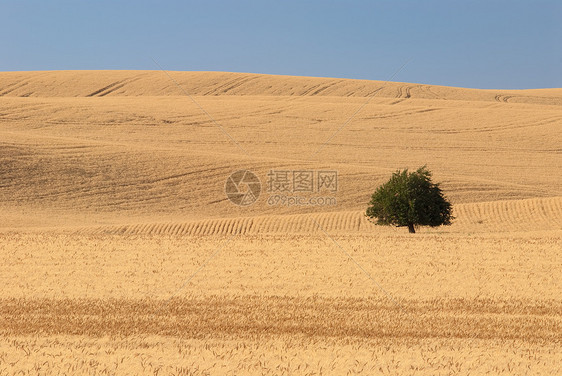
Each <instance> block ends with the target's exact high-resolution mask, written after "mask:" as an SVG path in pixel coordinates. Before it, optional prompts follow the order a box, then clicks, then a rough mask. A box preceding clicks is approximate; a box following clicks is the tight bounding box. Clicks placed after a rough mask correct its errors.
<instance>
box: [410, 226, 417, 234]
mask: <svg viewBox="0 0 562 376" xmlns="http://www.w3.org/2000/svg"><path fill="white" fill-rule="evenodd" d="M408 231H409V232H410V233H411V234H415V233H416V229H415V228H414V224H413V223H408Z"/></svg>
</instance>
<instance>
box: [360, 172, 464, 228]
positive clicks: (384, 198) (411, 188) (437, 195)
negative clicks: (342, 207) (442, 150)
mask: <svg viewBox="0 0 562 376" xmlns="http://www.w3.org/2000/svg"><path fill="white" fill-rule="evenodd" d="M369 205H370V206H369V207H368V208H367V213H366V215H367V217H369V218H370V220H372V219H373V218H376V219H377V221H376V222H375V223H376V224H377V225H395V226H408V230H409V231H410V232H411V233H415V232H416V229H415V226H432V227H436V226H441V225H450V224H451V221H452V220H453V219H454V217H453V216H452V215H451V204H450V203H449V202H448V201H447V199H446V198H445V196H443V193H442V192H441V188H439V184H436V183H433V182H432V181H431V172H430V171H429V170H428V169H427V168H426V167H425V166H423V167H420V168H419V169H418V170H417V171H416V172H408V170H407V169H406V170H403V171H400V170H399V171H396V172H395V173H394V174H392V177H391V178H390V180H389V181H388V182H386V183H385V184H383V185H381V186H380V187H378V188H377V190H376V191H375V193H373V195H372V196H371V202H370V203H369Z"/></svg>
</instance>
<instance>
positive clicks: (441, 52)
mask: <svg viewBox="0 0 562 376" xmlns="http://www.w3.org/2000/svg"><path fill="white" fill-rule="evenodd" d="M0 32H1V35H2V38H1V39H0V70H1V71H14V70H66V69H151V70H152V69H158V68H157V66H155V64H154V62H153V61H152V60H151V58H154V59H155V60H156V61H158V62H159V63H160V64H161V65H162V66H163V67H164V68H165V69H167V70H185V71H230V72H252V73H270V74H288V75H301V76H322V77H342V78H360V79H373V80H387V79H388V78H390V76H392V74H393V73H394V72H395V71H396V70H397V69H398V68H399V67H400V66H401V65H402V64H403V63H404V62H405V61H407V60H408V59H409V58H412V61H411V62H410V63H409V64H408V65H407V66H406V67H405V68H404V69H403V70H402V71H401V72H400V73H398V74H397V75H396V76H395V77H394V79H393V80H394V81H403V82H415V83H427V84H436V85H449V86H462V87H474V88H495V89H523V88H544V87H562V1H561V0H550V1H548V0H527V1H518V0H509V1H503V0H497V1H496V0H482V1H480V0H475V1H470V0H462V1H461V0H459V1H456V0H443V1H437V0H435V1H433V0H426V1H422V0H411V1H407V0H404V1H401V0H387V1H376V0H371V1H349V0H348V1H330V0H323V1H320V0H318V1H306V0H300V1H293V0H290V1H284V0H275V1H268V0H261V1H258V0H256V1H248V0H235V1H216V0H200V1H142V0H136V1H86V0H71V1H55V0H53V1H45V0H39V1H25V0H0Z"/></svg>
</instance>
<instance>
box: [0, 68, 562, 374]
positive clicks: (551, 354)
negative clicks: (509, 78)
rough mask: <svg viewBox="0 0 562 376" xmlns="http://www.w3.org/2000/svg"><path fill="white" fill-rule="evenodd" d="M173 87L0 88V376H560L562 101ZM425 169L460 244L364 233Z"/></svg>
mask: <svg viewBox="0 0 562 376" xmlns="http://www.w3.org/2000/svg"><path fill="white" fill-rule="evenodd" d="M169 75H170V77H168V76H167V75H166V74H165V73H164V72H159V71H60V72H57V71H49V72H4V73H0V209H1V210H2V217H1V218H2V219H1V222H0V282H1V286H2V290H1V291H2V295H1V296H0V301H1V303H0V333H1V334H0V375H43V374H73V375H74V374H88V375H90V374H102V375H104V374H105V375H114V374H119V375H121V374H122V375H128V374H154V375H167V374H170V375H284V374H296V375H354V374H359V375H378V374H381V375H451V374H455V375H478V374H505V375H523V374H533V375H542V374H545V375H554V374H560V373H561V372H562V366H561V364H562V358H561V356H560V346H561V342H562V286H561V285H560V276H561V275H562V257H561V253H560V251H561V250H562V173H561V172H562V171H561V166H562V146H561V145H562V89H541V90H475V89H463V88H452V87H439V86H430V85H420V84H409V83H396V82H389V83H385V82H380V81H364V80H347V79H345V80H344V79H331V78H313V77H290V76H270V75H258V74H240V73H221V72H169ZM186 93H187V94H189V96H188V95H186ZM359 108H360V109H361V110H360V111H359V112H357V110H358V109H359ZM205 111H206V112H207V113H208V114H209V115H210V116H207V114H206V113H205ZM356 112H357V114H356V115H355V116H354V117H353V118H352V120H351V121H349V122H348V123H346V122H347V121H348V120H349V119H350V117H351V116H352V115H353V114H354V113H356ZM344 124H345V126H343V127H342V125H344ZM424 164H426V165H427V166H428V168H430V169H431V170H432V171H433V172H434V179H435V180H436V181H439V182H442V185H441V186H442V188H443V190H444V192H445V194H446V195H447V197H449V199H450V200H451V202H452V204H453V210H454V213H453V214H454V216H455V217H456V219H455V221H454V223H453V225H452V226H447V227H438V228H420V229H419V231H418V233H416V234H413V235H412V234H408V233H407V231H406V230H405V229H403V228H393V227H380V226H374V225H373V224H372V223H370V222H369V221H368V220H367V219H366V218H365V216H364V215H363V213H364V211H365V209H366V206H367V203H368V201H369V197H370V194H371V193H372V192H373V190H374V189H375V188H376V187H377V186H378V185H379V184H381V183H382V182H384V181H385V180H386V179H387V178H388V177H389V175H390V174H391V173H392V172H393V171H395V170H396V169H399V168H412V169H413V168H417V167H419V166H421V165H424ZM237 170H250V171H253V172H254V173H255V174H256V175H257V176H258V177H259V178H260V180H261V183H262V192H261V196H260V198H259V199H258V200H257V201H256V202H255V203H254V204H253V205H249V206H237V205H234V204H233V203H231V202H230V201H229V200H228V198H227V197H226V194H225V182H226V180H227V178H228V177H229V175H230V174H231V173H232V172H234V171H237ZM271 170H291V171H295V170H298V171H308V170H315V171H316V170H329V171H337V174H338V189H337V191H336V192H333V193H332V194H333V196H334V198H335V199H337V203H334V205H325V206H311V205H270V204H268V202H267V195H268V192H266V189H265V188H266V186H267V176H268V172H269V171H271Z"/></svg>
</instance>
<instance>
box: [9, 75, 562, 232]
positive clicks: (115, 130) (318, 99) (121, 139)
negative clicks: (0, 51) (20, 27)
mask: <svg viewBox="0 0 562 376" xmlns="http://www.w3.org/2000/svg"><path fill="white" fill-rule="evenodd" d="M169 74H170V76H171V77H172V78H173V79H174V80H175V81H176V82H177V83H178V84H179V86H177V85H176V84H175V83H174V82H173V81H172V80H171V79H170V78H169V77H168V76H167V75H166V74H165V73H163V72H161V71H60V72H56V71H54V72H4V73H0V103H1V106H0V108H1V110H0V209H1V210H2V212H3V218H4V220H3V221H2V223H1V224H0V228H5V229H8V228H9V229H14V228H41V227H59V228H61V227H77V226H78V227H84V226H85V227H90V226H94V227H96V226H106V225H108V226H128V225H133V224H139V223H176V224H178V225H179V224H181V223H190V222H193V221H200V220H212V219H215V220H219V218H232V219H231V220H233V221H237V220H236V219H235V218H240V220H243V218H251V217H254V216H258V217H260V216H270V215H273V214H274V215H281V216H287V215H302V214H305V213H332V212H342V213H345V212H354V213H356V214H354V215H358V216H359V217H360V212H361V211H362V210H364V207H365V205H366V202H367V201H368V199H369V195H370V193H371V192H372V191H373V189H374V188H375V187H376V186H377V185H378V184H379V183H381V182H382V181H383V180H384V179H386V178H387V177H388V176H389V174H390V173H391V172H392V171H394V170H396V169H398V168H404V167H409V168H416V167H419V166H420V165H423V164H427V165H428V167H429V168H430V169H431V170H432V171H434V173H435V179H436V180H438V181H442V182H443V189H444V190H445V192H446V194H447V195H448V196H449V197H450V199H451V200H452V201H453V203H454V204H462V205H469V204H473V203H480V202H492V201H497V200H527V199H537V198H545V199H548V198H549V197H561V196H562V174H560V166H562V148H561V143H560V141H561V140H562V89H542V90H521V91H514V90H509V91H505V90H503V91H502V90H475V89H462V88H451V87H440V86H430V85H418V84H408V83H384V82H380V81H364V80H345V79H331V78H313V77H290V76H272V75H258V74H242V73H220V72H170V73H169ZM184 90H185V92H187V93H189V94H190V95H192V96H193V99H195V100H196V101H197V103H198V104H199V105H200V106H201V107H202V108H203V109H204V110H205V111H207V112H208V113H209V114H210V116H211V117H212V119H210V118H209V117H208V116H207V115H206V114H205V113H204V112H203V111H202V109H201V108H200V107H199V106H198V105H197V104H196V103H194V102H193V101H192V100H191V98H189V97H188V96H186V95H185V93H184ZM369 96H373V97H372V99H370V100H369V103H368V104H367V105H365V106H364V107H362V106H363V105H364V104H365V103H366V102H367V100H368V99H369ZM359 108H361V110H360V112H359V113H357V115H356V116H355V117H353V119H352V120H351V121H350V122H349V123H348V124H346V121H347V120H348V119H349V118H350V117H351V116H352V115H353V114H354V113H355V112H356V111H357V110H358V109H359ZM343 124H346V125H345V126H343V127H342V125H343ZM231 138H232V139H231ZM232 140H235V141H236V143H235V142H233V141H232ZM326 141H328V142H326ZM240 169H248V170H251V171H253V172H254V173H256V175H257V176H258V177H259V178H260V180H261V182H262V188H263V189H262V197H261V198H260V200H258V202H257V203H256V204H254V205H252V206H248V207H238V206H235V205H233V204H232V203H230V202H229V201H228V200H227V199H226V196H225V193H224V186H225V181H226V179H227V178H228V176H229V175H230V174H231V173H232V172H234V171H236V170H240ZM270 170H289V171H300V170H314V171H316V170H335V171H337V172H338V190H337V192H336V193H335V194H334V196H335V197H336V198H337V205H333V206H316V207H310V206H308V207H307V206H293V207H283V206H271V205H267V202H266V201H267V200H266V198H267V194H268V193H267V192H265V186H266V181H267V174H268V172H269V171H270ZM552 200H554V201H552ZM547 201H548V200H547ZM522 202H532V203H533V202H535V203H536V202H539V201H522ZM541 202H542V201H541ZM548 202H556V203H558V204H557V205H558V206H556V208H557V209H552V210H553V211H551V212H549V213H550V214H549V215H553V216H554V217H555V218H558V220H559V219H560V217H561V216H562V214H561V212H560V205H559V199H557V198H554V199H551V200H550V201H548ZM523 206H524V205H519V206H518V205H514V207H515V208H518V207H523ZM460 207H466V206H460ZM479 207H483V206H479ZM518 210H519V209H515V213H514V215H513V218H519V217H521V218H523V217H525V215H526V214H524V213H523V212H521V213H520V212H519V211H518ZM521 210H523V209H521ZM537 210H539V209H537ZM549 210H550V209H549ZM539 212H540V210H539ZM461 213H464V212H462V210H461V211H459V215H458V217H459V221H463V220H464V219H463V216H464V214H461ZM492 213H494V211H493V210H492V209H490V210H489V212H488V213H487V214H485V216H487V217H489V218H492V217H493V214H492ZM520 214H521V215H520ZM328 215H331V214H328ZM342 215H345V214H338V215H337V216H336V217H334V218H337V217H338V216H342ZM283 218H286V217H283ZM476 220H478V219H476ZM521 223H524V222H521ZM530 223H534V222H532V221H531V222H530ZM553 223H556V221H554V222H553ZM529 226H531V227H529V229H530V230H531V229H535V228H536V227H537V226H535V225H529ZM553 226H556V225H553ZM297 227H298V226H297ZM516 227H517V226H516ZM517 228H518V229H521V228H525V225H518V227H517Z"/></svg>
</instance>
